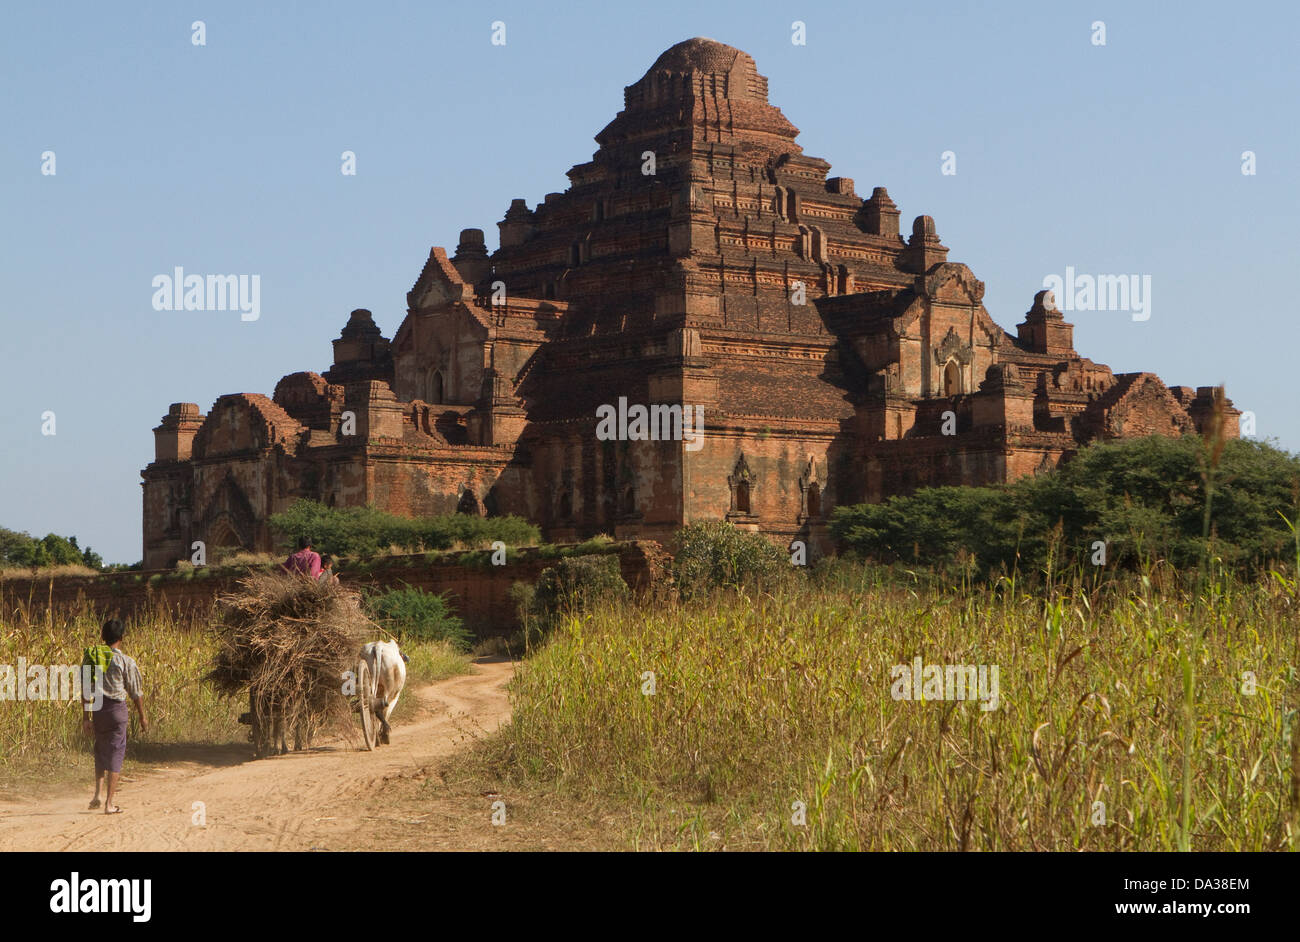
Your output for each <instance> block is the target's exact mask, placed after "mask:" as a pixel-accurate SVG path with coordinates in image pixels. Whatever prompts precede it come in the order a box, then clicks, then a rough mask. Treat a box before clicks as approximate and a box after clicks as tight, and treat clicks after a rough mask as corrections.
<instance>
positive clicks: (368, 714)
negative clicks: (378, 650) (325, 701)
mask: <svg viewBox="0 0 1300 942" xmlns="http://www.w3.org/2000/svg"><path fill="white" fill-rule="evenodd" d="M357 702H358V703H359V704H360V705H361V737H362V739H364V740H365V743H366V749H367V750H368V751H373V750H374V748H375V704H374V700H373V698H372V693H371V689H370V665H369V664H367V663H366V662H365V661H359V662H358V663H357Z"/></svg>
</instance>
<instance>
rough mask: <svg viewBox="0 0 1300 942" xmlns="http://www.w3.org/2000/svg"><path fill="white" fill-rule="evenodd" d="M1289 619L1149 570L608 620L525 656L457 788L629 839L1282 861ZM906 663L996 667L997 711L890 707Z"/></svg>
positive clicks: (1293, 605)
mask: <svg viewBox="0 0 1300 942" xmlns="http://www.w3.org/2000/svg"><path fill="white" fill-rule="evenodd" d="M1155 575H1156V576H1158V575H1159V574H1158V573H1157V574H1155ZM1298 615H1300V596H1298V594H1297V591H1296V585H1295V582H1294V581H1288V580H1286V579H1284V578H1282V577H1280V576H1276V575H1270V576H1269V577H1268V578H1267V580H1265V581H1261V582H1259V583H1257V584H1245V585H1243V584H1238V583H1235V582H1232V581H1220V582H1217V583H1215V584H1214V585H1212V586H1210V587H1209V588H1208V589H1207V590H1206V591H1205V593H1204V594H1203V596H1201V601H1200V602H1199V603H1198V602H1197V596H1196V594H1195V593H1194V592H1193V591H1192V590H1191V589H1189V588H1184V587H1179V586H1178V585H1176V584H1175V580H1174V579H1173V578H1172V577H1167V578H1165V579H1161V578H1156V582H1155V584H1154V585H1153V584H1152V580H1151V578H1139V577H1136V576H1135V577H1133V578H1132V579H1131V580H1127V581H1124V582H1122V583H1119V584H1112V585H1110V586H1109V587H1107V588H1092V589H1088V588H1085V587H1083V586H1081V585H1077V584H1076V585H1075V586H1074V587H1067V588H1061V587H1052V588H1049V589H1046V590H1043V589H1036V590H1035V591H1033V592H1032V593H1031V592H1026V591H1024V590H1023V589H1021V588H1019V587H1017V586H1016V585H1015V584H1014V583H1013V582H1011V581H1010V580H1005V579H1004V580H1001V581H1000V582H996V583H993V584H990V585H986V586H977V587H974V588H960V587H944V586H937V585H933V584H932V585H930V586H929V587H923V586H922V585H921V584H920V583H919V582H918V583H917V584H916V585H914V586H909V585H907V584H906V583H905V582H903V583H900V581H899V580H898V579H896V578H893V577H889V578H886V577H884V576H882V573H881V571H880V570H873V569H871V568H867V567H861V566H856V567H855V566H851V565H843V564H842V565H840V566H838V567H835V568H834V570H833V571H832V572H831V573H830V575H828V576H827V577H825V578H822V579H818V580H812V581H810V582H808V583H806V584H802V585H796V586H794V587H790V588H786V589H782V590H779V591H776V592H774V593H770V594H764V595H761V596H759V597H746V596H744V595H737V596H734V597H731V598H729V599H726V600H720V599H717V598H714V599H711V600H710V601H709V602H708V603H707V604H700V605H697V606H684V607H674V606H656V607H648V606H644V605H642V606H637V605H634V604H630V605H615V606H607V607H604V608H600V609H598V610H595V611H593V612H591V613H589V614H586V615H580V616H574V617H570V618H568V619H567V620H565V621H564V622H563V623H562V624H561V625H560V626H559V627H558V629H557V630H556V631H555V632H554V633H553V635H552V636H551V638H550V639H549V640H548V642H547V643H546V644H545V645H544V646H542V647H540V649H538V650H536V651H534V652H533V653H532V655H531V656H530V657H528V658H526V659H525V660H524V662H523V663H522V664H521V665H520V667H519V670H518V672H517V676H516V679H515V681H514V683H513V686H512V688H511V700H512V709H513V718H512V722H511V724H510V725H509V726H508V727H507V728H505V729H504V730H503V731H502V732H501V733H500V734H499V735H498V736H497V737H495V738H494V739H493V740H491V741H489V742H488V743H487V744H486V745H485V747H484V748H483V749H481V750H479V752H478V753H477V754H475V755H474V756H473V757H472V758H471V759H469V760H467V762H468V763H470V764H471V765H472V766H473V768H472V770H471V771H469V772H468V773H467V774H471V775H478V776H480V777H483V778H486V779H491V780H493V781H497V782H501V783H502V786H501V787H502V788H503V789H508V788H515V789H519V790H523V791H528V792H531V793H532V794H533V795H536V794H537V793H538V791H539V790H550V791H551V793H552V794H553V795H554V796H555V800H556V801H557V803H563V804H564V805H565V806H566V807H580V806H581V803H582V802H590V803H591V805H592V806H593V807H600V808H603V809H606V810H608V809H610V808H611V807H615V808H622V809H623V810H624V811H626V812H628V813H627V814H623V815H621V816H618V815H615V816H614V819H616V820H622V821H626V822H627V824H626V827H625V830H624V832H623V833H622V835H621V840H622V842H623V843H624V844H625V845H626V846H629V847H637V848H696V849H711V848H728V849H845V850H856V849H865V850H1059V851H1064V850H1076V849H1078V850H1175V849H1180V848H1182V849H1195V850H1280V849H1295V847H1296V844H1297V841H1296V827H1297V815H1296V805H1297V802H1298V801H1300V760H1298V759H1297V755H1296V750H1297V745H1296V744H1297V738H1296V737H1295V736H1293V734H1292V733H1293V730H1294V729H1295V723H1296V706H1297V700H1298V698H1300V697H1298V695H1300V678H1298V677H1297V674H1296V664H1297V644H1298V637H1297V635H1298V630H1300V629H1298V627H1297V625H1298V622H1297V616H1298ZM915 657H920V658H922V659H923V661H924V663H925V664H939V665H947V664H953V665H985V666H996V667H997V668H998V671H999V687H1000V689H999V695H1000V696H999V701H1000V702H999V703H998V705H997V708H996V709H992V710H984V709H981V707H980V705H979V704H977V703H975V702H970V701H966V702H961V701H953V700H929V701H926V700H920V699H917V700H898V699H894V697H893V695H892V694H891V687H892V684H891V668H892V667H893V665H908V664H911V662H912V661H913V658H915ZM1248 672H1249V673H1248ZM651 673H652V674H653V677H651ZM1250 677H1253V678H1254V686H1253V687H1252V686H1251V685H1250V683H1249V679H1250ZM651 680H652V681H653V692H652V693H651V692H649V691H650V689H651V688H650V686H649V683H648V682H650V681H651Z"/></svg>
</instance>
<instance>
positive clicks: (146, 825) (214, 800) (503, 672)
mask: <svg viewBox="0 0 1300 942" xmlns="http://www.w3.org/2000/svg"><path fill="white" fill-rule="evenodd" d="M513 669H514V665H513V664H512V663H510V662H509V661H504V660H492V659H484V660H481V661H477V662H475V664H474V666H473V668H472V673H469V674H463V675H460V676H456V677H451V678H448V679H447V680H443V681H439V682H437V683H435V684H431V685H428V686H425V687H423V688H420V689H417V690H413V691H405V692H404V694H405V696H412V697H413V698H414V699H415V700H416V701H417V704H418V705H417V709H416V710H414V711H411V712H410V713H407V716H408V717H410V716H411V715H412V714H414V719H408V720H407V722H406V723H402V722H400V717H401V713H402V712H405V711H403V710H401V706H399V714H398V717H395V718H394V725H393V741H392V744H391V745H388V746H380V747H378V748H377V749H376V750H375V751H374V752H365V751H362V750H361V749H360V748H359V746H358V743H356V742H352V743H349V742H347V741H346V740H344V739H336V740H331V741H328V742H326V743H324V744H321V745H319V746H317V747H316V748H313V749H311V750H308V751H304V752H293V753H289V754H288V755H285V756H276V757H273V758H269V759H253V758H251V748H250V758H249V760H248V761H246V762H241V763H238V764H235V765H229V764H225V765H222V764H221V763H222V762H223V761H228V759H223V757H222V756H223V754H224V755H226V756H228V754H229V750H230V747H229V746H228V745H227V746H214V747H212V755H211V756H210V757H207V758H208V760H209V761H208V762H205V757H204V754H203V753H202V752H200V753H199V759H198V761H197V762H194V761H186V762H184V763H180V764H171V765H161V766H159V767H155V768H154V769H150V770H148V771H145V772H137V773H136V774H135V775H134V776H133V777H132V780H131V781H128V782H124V783H123V785H122V787H121V789H120V793H119V799H118V800H119V803H120V804H121V805H122V807H123V808H125V809H126V811H125V813H124V814H121V815H115V816H107V815H105V814H103V812H102V811H89V810H87V808H86V804H87V802H88V801H89V798H90V793H91V792H92V791H93V783H87V784H85V785H83V786H81V787H79V788H77V789H76V790H75V791H74V790H72V789H71V788H70V787H69V788H66V789H63V790H60V791H59V792H58V793H57V794H56V795H41V796H39V797H38V798H36V799H34V800H32V801H21V802H14V801H8V802H3V803H0V851H10V850H76V851H89V850H96V851H98V850H103V851H113V850H126V851H132V850H135V851H154V850H166V851H175V850H223V851H252V850H310V849H313V848H323V847H328V848H329V849H331V850H346V849H348V848H349V846H359V843H360V842H359V841H358V840H357V838H359V837H360V836H361V835H360V834H359V832H360V831H362V830H363V829H364V827H365V818H366V817H367V816H368V815H373V814H374V812H375V811H376V810H377V809H379V808H381V807H382V806H381V802H382V801H383V793H382V787H383V783H384V781H385V780H386V779H390V778H393V777H408V776H412V775H415V774H417V773H418V772H419V770H420V769H421V768H423V767H424V766H426V765H428V764H430V762H432V761H433V760H435V759H438V758H441V757H443V756H447V755H450V754H451V753H453V752H455V751H457V750H458V749H460V748H462V747H463V746H465V745H468V744H469V743H470V742H471V741H473V740H474V739H477V738H479V737H481V736H482V735H484V734H486V733H489V732H492V731H493V730H495V729H497V727H499V726H500V725H501V724H502V723H503V722H505V721H506V720H507V719H508V718H509V716H510V707H509V702H508V700H507V697H506V692H505V684H506V682H507V681H508V680H509V679H510V676H511V674H512V672H513ZM404 698H405V697H404ZM359 739H360V735H359V731H358V736H357V740H359ZM194 802H203V806H204V807H203V811H204V813H205V815H206V819H207V823H206V826H203V827H200V826H197V825H195V824H193V823H192V817H193V816H194V814H195V813H196V812H195V811H194V809H193V804H194Z"/></svg>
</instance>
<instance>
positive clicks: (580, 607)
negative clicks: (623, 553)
mask: <svg viewBox="0 0 1300 942" xmlns="http://www.w3.org/2000/svg"><path fill="white" fill-rule="evenodd" d="M512 594H514V590H513V588H512ZM626 594H627V583H626V582H624V581H623V576H622V574H621V573H620V572H619V568H618V558H617V557H615V556H604V555H594V556H568V557H565V558H563V559H561V560H559V561H558V562H556V564H555V565H554V566H551V567H548V568H547V569H543V570H542V573H541V575H540V576H538V577H537V585H536V586H534V587H533V597H532V607H533V612H534V614H536V615H537V616H538V617H539V618H541V619H542V620H543V621H547V620H549V619H551V618H553V617H555V616H559V615H567V614H572V613H574V612H580V611H585V610H587V609H588V608H589V607H590V606H591V605H593V604H594V603H596V602H600V601H606V600H610V599H616V598H622V597H623V596H625V595H626ZM516 598H518V596H516Z"/></svg>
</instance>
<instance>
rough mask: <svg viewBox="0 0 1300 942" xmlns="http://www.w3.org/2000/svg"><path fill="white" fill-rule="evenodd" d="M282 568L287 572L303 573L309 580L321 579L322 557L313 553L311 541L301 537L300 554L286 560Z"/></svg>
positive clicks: (299, 540)
mask: <svg viewBox="0 0 1300 942" xmlns="http://www.w3.org/2000/svg"><path fill="white" fill-rule="evenodd" d="M281 568H282V569H284V571H285V572H297V573H301V574H302V575H304V576H306V577H307V578H309V579H316V578H319V577H320V555H319V554H317V553H315V552H313V551H312V548H311V539H310V538H308V537H305V536H303V537H299V538H298V552H296V553H294V554H292V555H291V556H290V557H289V558H288V559H286V560H285V561H284V564H283V566H282V567H281Z"/></svg>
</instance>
